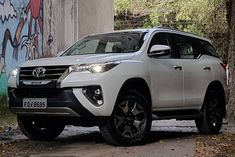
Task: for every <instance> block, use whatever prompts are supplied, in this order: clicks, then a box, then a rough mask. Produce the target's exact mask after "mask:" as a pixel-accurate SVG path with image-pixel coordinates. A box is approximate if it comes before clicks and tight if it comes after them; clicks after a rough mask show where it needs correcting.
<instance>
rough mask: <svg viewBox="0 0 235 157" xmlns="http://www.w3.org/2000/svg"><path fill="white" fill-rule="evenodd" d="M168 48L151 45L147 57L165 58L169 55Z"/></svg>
mask: <svg viewBox="0 0 235 157" xmlns="http://www.w3.org/2000/svg"><path fill="white" fill-rule="evenodd" d="M170 50H171V48H170V46H167V45H153V46H152V47H151V49H150V53H149V56H150V57H152V56H156V57H158V56H166V55H169V54H170Z"/></svg>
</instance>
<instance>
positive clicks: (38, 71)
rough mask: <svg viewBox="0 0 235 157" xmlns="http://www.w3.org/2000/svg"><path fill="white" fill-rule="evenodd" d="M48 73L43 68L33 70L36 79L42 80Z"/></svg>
mask: <svg viewBox="0 0 235 157" xmlns="http://www.w3.org/2000/svg"><path fill="white" fill-rule="evenodd" d="M45 73H46V69H45V68H43V67H38V68H35V69H34V70H33V76H34V77H35V78H41V77H44V76H45Z"/></svg>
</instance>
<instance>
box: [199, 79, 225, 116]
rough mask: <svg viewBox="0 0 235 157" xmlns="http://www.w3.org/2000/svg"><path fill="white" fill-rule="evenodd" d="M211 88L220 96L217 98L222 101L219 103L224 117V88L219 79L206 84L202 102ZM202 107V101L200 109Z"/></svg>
mask: <svg viewBox="0 0 235 157" xmlns="http://www.w3.org/2000/svg"><path fill="white" fill-rule="evenodd" d="M211 90H213V91H216V92H218V93H219V96H220V97H219V98H220V100H221V102H222V104H221V105H222V106H223V116H224V117H225V116H226V99H225V90H224V87H223V85H222V83H221V82H220V81H213V82H211V83H210V84H209V85H208V87H207V90H206V94H205V97H204V102H205V99H206V96H207V93H208V91H211ZM204 107H205V103H203V106H202V109H204Z"/></svg>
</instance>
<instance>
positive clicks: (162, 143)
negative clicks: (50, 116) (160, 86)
mask: <svg viewBox="0 0 235 157" xmlns="http://www.w3.org/2000/svg"><path fill="white" fill-rule="evenodd" d="M197 135H198V132H197V129H196V127H195V124H194V121H175V120H170V121H165V120H164V121H156V122H153V124H152V129H151V133H150V135H149V136H148V137H147V139H145V141H144V144H142V145H138V146H132V147H117V146H112V145H108V144H107V143H105V141H104V139H103V138H102V136H101V134H100V133H99V129H98V127H91V128H84V127H73V126H67V127H66V128H65V130H64V131H63V133H62V134H61V135H60V136H59V137H58V138H57V139H56V140H55V141H52V142H41V141H31V140H28V139H27V138H26V137H25V136H24V135H22V134H21V133H20V132H19V131H18V130H15V131H9V132H6V133H4V134H0V147H1V144H2V145H8V144H10V146H8V147H7V149H6V150H4V149H2V151H3V152H0V156H22V157H26V156H30V157H192V156H194V154H195V140H196V136H197Z"/></svg>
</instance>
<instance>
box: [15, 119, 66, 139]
mask: <svg viewBox="0 0 235 157" xmlns="http://www.w3.org/2000/svg"><path fill="white" fill-rule="evenodd" d="M17 121H18V125H19V127H20V130H21V131H22V133H23V134H24V135H25V136H27V137H28V138H29V139H31V140H46V141H48V140H53V139H54V138H56V137H57V136H59V135H60V133H61V132H62V131H63V130H64V127H65V125H64V124H60V123H59V122H57V121H54V120H51V119H47V118H35V117H30V116H18V117H17Z"/></svg>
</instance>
